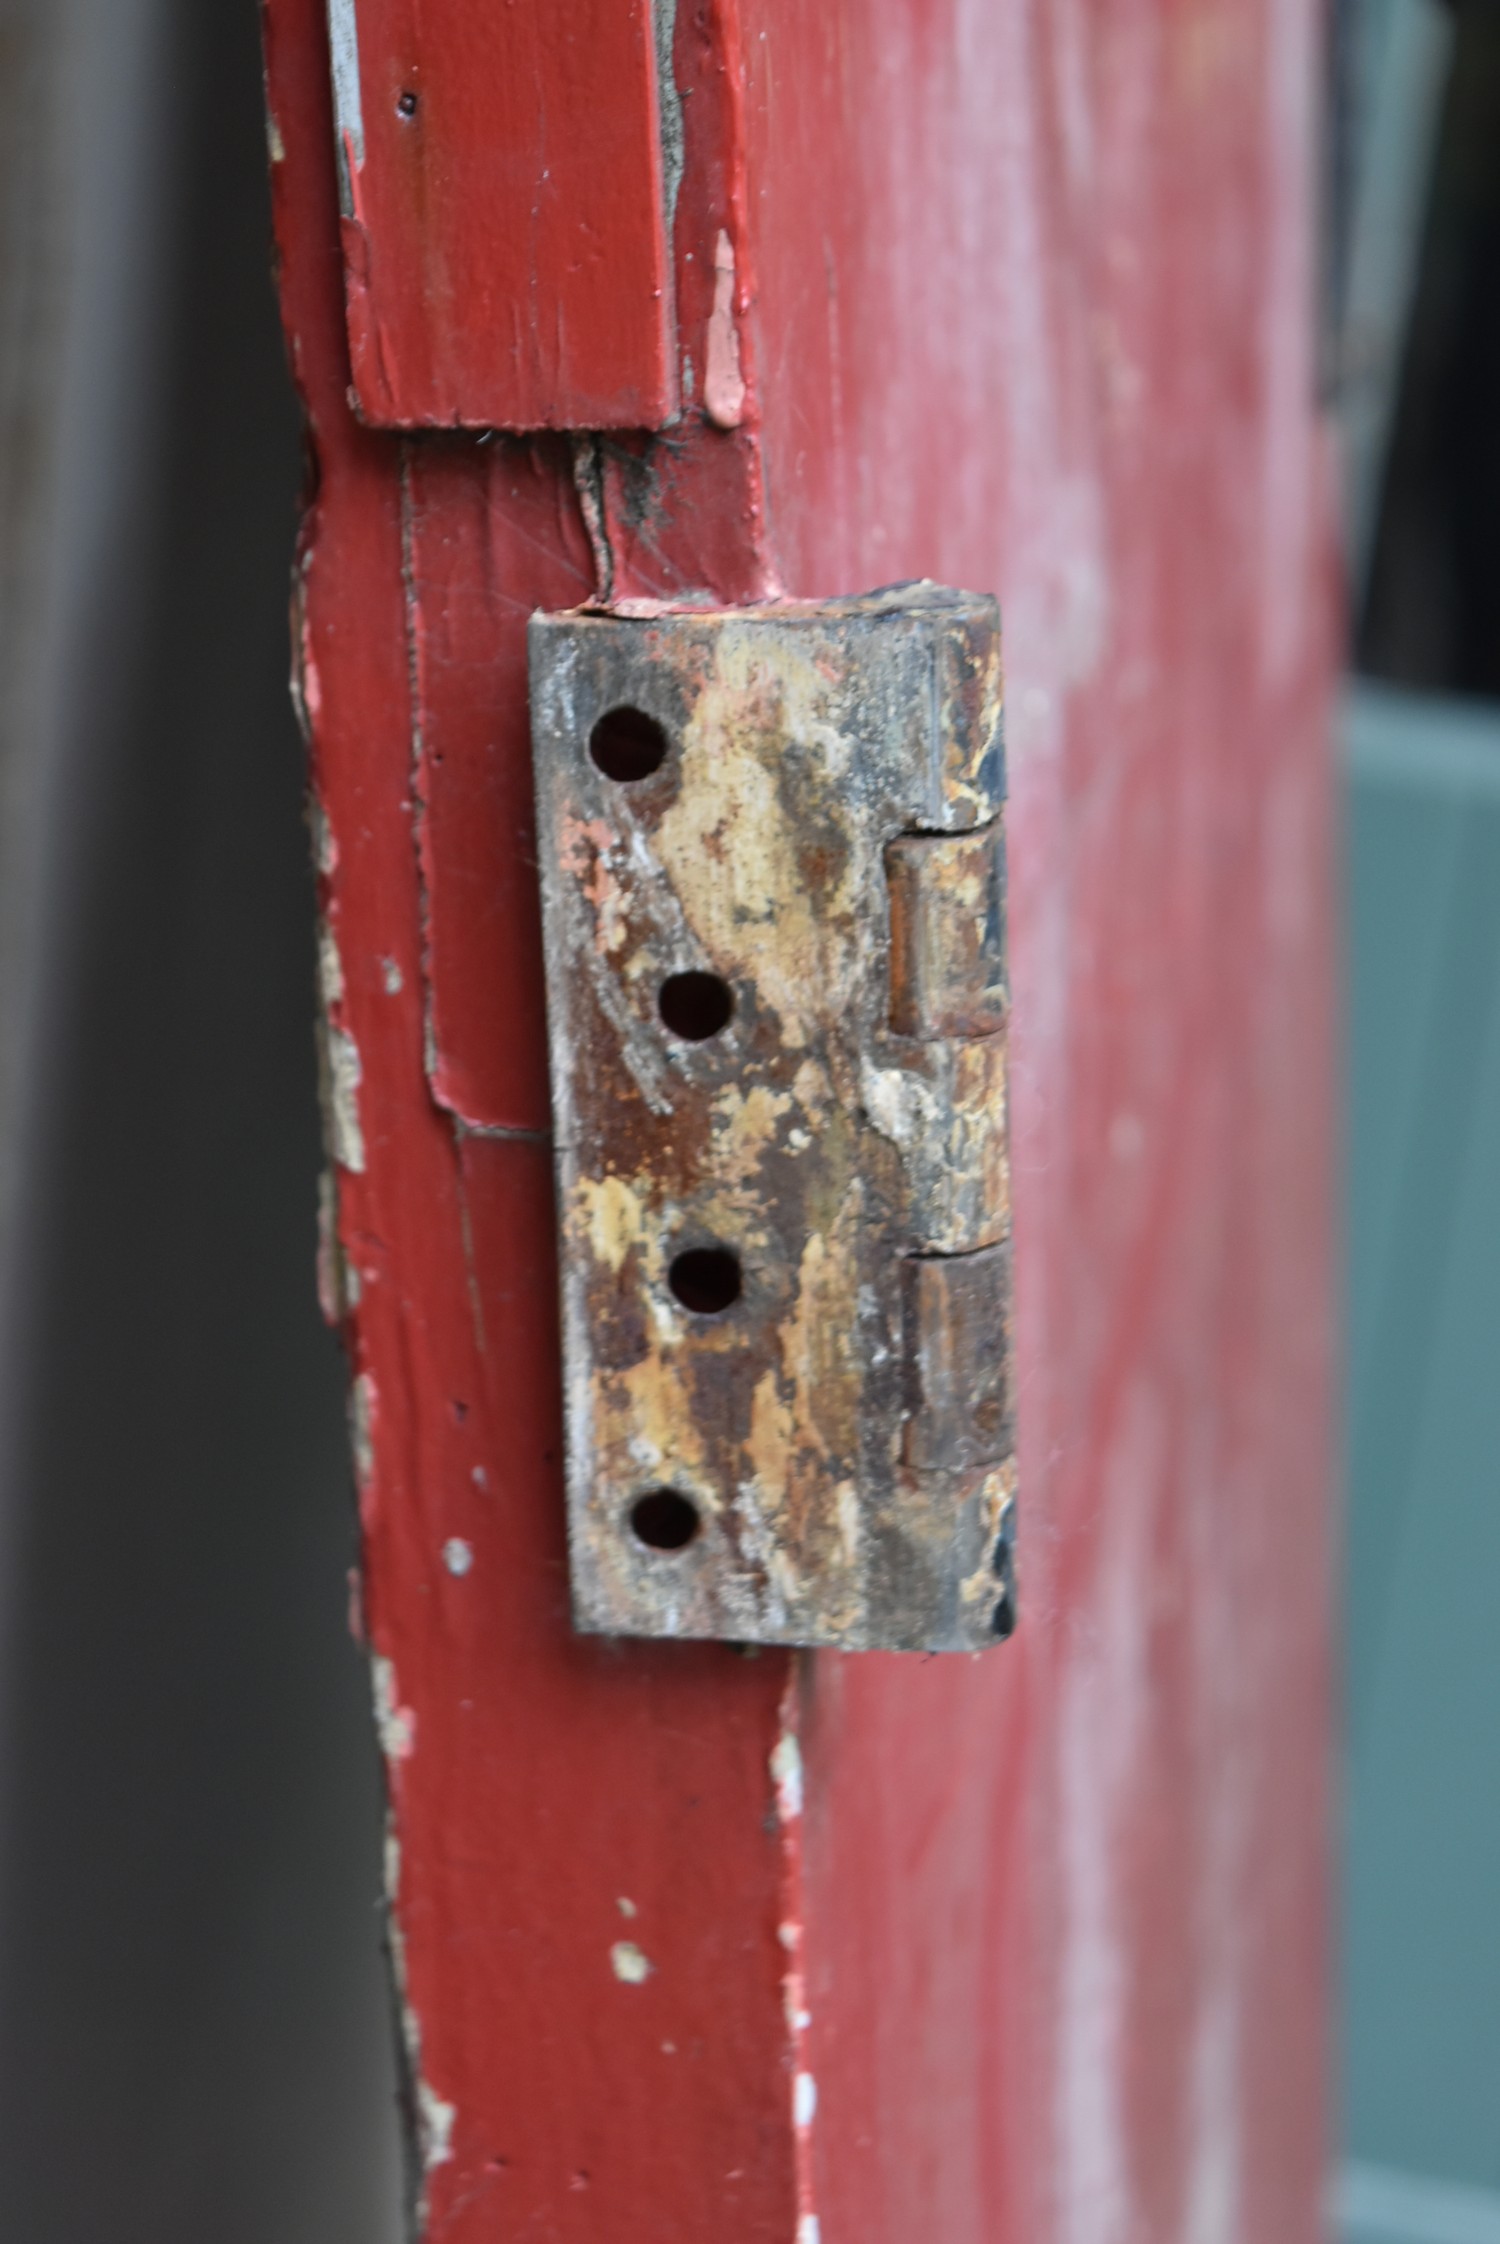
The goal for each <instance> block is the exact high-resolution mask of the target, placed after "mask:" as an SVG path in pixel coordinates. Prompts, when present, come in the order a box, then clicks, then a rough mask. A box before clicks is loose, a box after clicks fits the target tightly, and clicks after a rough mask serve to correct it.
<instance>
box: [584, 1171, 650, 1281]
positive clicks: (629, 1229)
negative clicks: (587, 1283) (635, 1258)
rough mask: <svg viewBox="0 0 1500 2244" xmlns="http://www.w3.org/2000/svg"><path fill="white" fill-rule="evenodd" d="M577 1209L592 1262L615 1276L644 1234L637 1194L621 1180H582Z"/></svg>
mask: <svg viewBox="0 0 1500 2244" xmlns="http://www.w3.org/2000/svg"><path fill="white" fill-rule="evenodd" d="M578 1209H579V1219H580V1222H581V1225H582V1228H583V1230H584V1231H585V1232H586V1233H587V1236H588V1242H589V1246H590V1248H591V1249H592V1251H593V1256H594V1260H595V1261H596V1262H601V1263H603V1265H604V1267H605V1268H606V1269H607V1270H611V1271H613V1272H614V1274H615V1275H616V1277H618V1276H619V1274H620V1272H621V1270H622V1269H623V1268H624V1267H625V1257H626V1256H627V1255H628V1254H629V1252H630V1250H631V1248H632V1247H633V1246H636V1245H638V1244H639V1242H640V1240H641V1239H642V1237H643V1236H644V1234H645V1229H646V1212H645V1209H644V1208H643V1206H642V1204H641V1200H640V1196H639V1194H638V1193H637V1192H635V1191H634V1190H633V1188H632V1187H631V1186H630V1185H629V1184H628V1183H627V1182H626V1180H625V1178H624V1177H614V1176H609V1177H600V1178H598V1179H597V1180H595V1179H594V1178H592V1177H582V1178H580V1180H579V1184H578Z"/></svg>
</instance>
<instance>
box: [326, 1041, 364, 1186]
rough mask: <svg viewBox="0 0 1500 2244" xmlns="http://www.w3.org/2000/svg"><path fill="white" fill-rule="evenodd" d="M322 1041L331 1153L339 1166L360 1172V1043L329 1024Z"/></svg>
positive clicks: (362, 1134) (356, 1173) (361, 1147)
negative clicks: (326, 1078) (325, 1056)
mask: <svg viewBox="0 0 1500 2244" xmlns="http://www.w3.org/2000/svg"><path fill="white" fill-rule="evenodd" d="M324 1042H325V1044H326V1046H327V1051H328V1120H329V1134H330V1136H331V1138H332V1141H333V1157H334V1159H335V1161H337V1163H338V1165H339V1167H340V1168H341V1169H348V1170H349V1171H350V1173H351V1174H352V1175H354V1176H362V1175H363V1173H364V1166H365V1133H364V1130H363V1128H362V1126H361V1123H360V1119H359V1086H360V1078H361V1073H362V1070H361V1068H360V1061H359V1046H358V1045H357V1044H356V1043H355V1041H354V1039H353V1037H352V1036H351V1035H350V1034H349V1033H348V1031H347V1029H341V1028H334V1027H332V1026H331V1025H330V1026H329V1027H328V1028H327V1029H326V1030H325V1032H324Z"/></svg>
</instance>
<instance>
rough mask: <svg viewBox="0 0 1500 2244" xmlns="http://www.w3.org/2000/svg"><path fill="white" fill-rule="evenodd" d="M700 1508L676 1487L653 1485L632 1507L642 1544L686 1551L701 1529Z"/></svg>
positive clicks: (632, 1518) (633, 1523)
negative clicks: (655, 1486)
mask: <svg viewBox="0 0 1500 2244" xmlns="http://www.w3.org/2000/svg"><path fill="white" fill-rule="evenodd" d="M699 1524H700V1522H699V1519H698V1507H697V1505H696V1504H695V1503H694V1502H693V1501H692V1499H691V1498H690V1497H687V1496H683V1495H680V1494H679V1493H678V1491H677V1490H676V1489H675V1488H651V1489H648V1490H647V1491H646V1494H645V1495H644V1496H637V1498H636V1500H635V1502H634V1503H633V1504H632V1505H631V1507H630V1525H631V1529H632V1531H633V1532H634V1535H635V1539H636V1541H637V1542H638V1543H644V1544H645V1546H646V1548H647V1550H650V1551H681V1550H686V1549H687V1546H688V1544H689V1543H690V1542H691V1541H692V1540H693V1537H694V1536H695V1535H696V1534H697V1532H698V1528H699Z"/></svg>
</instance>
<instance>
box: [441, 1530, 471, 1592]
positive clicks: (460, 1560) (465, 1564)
mask: <svg viewBox="0 0 1500 2244" xmlns="http://www.w3.org/2000/svg"><path fill="white" fill-rule="evenodd" d="M443 1564H444V1565H445V1566H446V1567H447V1569H448V1571H449V1573H450V1574H452V1575H453V1576H454V1577H455V1579H457V1580H459V1581H462V1579H463V1577H464V1575H465V1574H467V1573H469V1572H471V1571H472V1569H473V1565H474V1549H473V1545H472V1544H470V1543H466V1542H465V1541H464V1539H463V1537H462V1535H450V1536H449V1537H448V1540H447V1542H446V1543H444V1545H443Z"/></svg>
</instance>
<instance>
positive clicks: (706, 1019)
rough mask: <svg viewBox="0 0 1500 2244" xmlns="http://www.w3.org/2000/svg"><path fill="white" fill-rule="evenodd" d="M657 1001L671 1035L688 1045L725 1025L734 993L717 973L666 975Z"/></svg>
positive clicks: (710, 1034) (698, 1041) (731, 1006)
mask: <svg viewBox="0 0 1500 2244" xmlns="http://www.w3.org/2000/svg"><path fill="white" fill-rule="evenodd" d="M657 1004H658V1006H659V1007H660V1010H661V1017H662V1019H663V1020H664V1021H665V1022H666V1024H667V1027H668V1028H669V1029H670V1030H671V1031H672V1034H673V1035H674V1036H680V1037H682V1039H683V1040H684V1042H685V1043H688V1044H702V1043H704V1042H705V1041H706V1040H707V1039H708V1038H709V1037H710V1036H717V1035H718V1033H719V1031H720V1029H725V1028H728V1026H729V1022H730V1018H731V1016H732V1015H733V1012H734V992H733V990H732V989H731V988H730V987H729V984H728V983H727V982H725V981H721V980H720V978H719V976H718V975H717V974H669V975H668V976H667V978H666V980H665V981H664V982H663V983H662V986H661V994H660V996H659V997H658V999H657Z"/></svg>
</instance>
